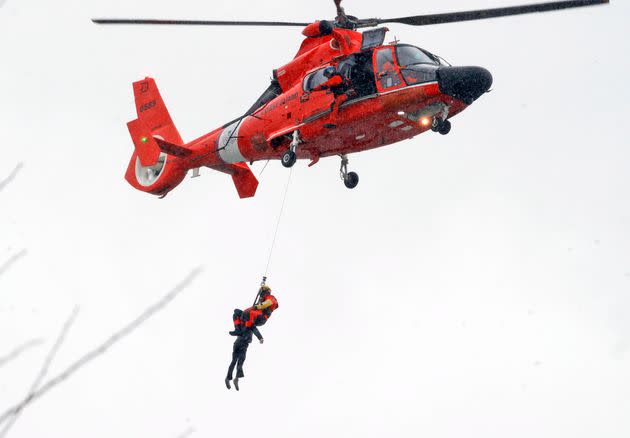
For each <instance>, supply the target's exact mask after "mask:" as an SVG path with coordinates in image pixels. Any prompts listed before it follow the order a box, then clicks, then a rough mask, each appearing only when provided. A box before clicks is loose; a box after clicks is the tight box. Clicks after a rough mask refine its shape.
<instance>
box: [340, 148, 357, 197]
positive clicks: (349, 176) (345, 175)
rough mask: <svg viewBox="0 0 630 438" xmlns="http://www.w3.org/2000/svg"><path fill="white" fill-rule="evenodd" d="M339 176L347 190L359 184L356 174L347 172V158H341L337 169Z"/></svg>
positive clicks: (343, 156)
mask: <svg viewBox="0 0 630 438" xmlns="http://www.w3.org/2000/svg"><path fill="white" fill-rule="evenodd" d="M339 174H340V175H341V179H342V180H343V183H344V185H345V186H346V187H348V188H349V189H353V188H355V187H356V186H357V184H359V175H357V173H356V172H348V156H347V155H342V156H341V168H340V169H339Z"/></svg>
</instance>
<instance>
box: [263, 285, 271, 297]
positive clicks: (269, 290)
mask: <svg viewBox="0 0 630 438" xmlns="http://www.w3.org/2000/svg"><path fill="white" fill-rule="evenodd" d="M270 293H271V288H270V287H269V286H267V285H266V284H265V285H263V286H261V287H260V296H261V297H262V296H265V295H269V294H270Z"/></svg>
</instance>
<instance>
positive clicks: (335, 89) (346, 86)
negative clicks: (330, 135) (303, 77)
mask: <svg viewBox="0 0 630 438" xmlns="http://www.w3.org/2000/svg"><path fill="white" fill-rule="evenodd" d="M324 76H326V78H328V79H327V80H326V82H324V83H323V84H321V85H318V86H317V87H315V88H313V91H323V90H330V91H331V92H332V93H333V94H334V95H335V100H334V101H333V103H332V104H331V105H330V118H329V120H328V123H326V124H325V125H324V127H325V128H328V129H334V128H336V127H337V115H338V114H339V107H341V104H342V103H344V102H345V101H346V100H348V92H349V90H350V81H349V80H348V79H346V78H345V77H344V76H343V75H342V74H341V73H339V72H338V71H337V70H336V69H335V67H332V66H330V67H326V68H325V69H324Z"/></svg>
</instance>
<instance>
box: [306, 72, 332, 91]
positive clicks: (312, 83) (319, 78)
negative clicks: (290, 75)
mask: <svg viewBox="0 0 630 438" xmlns="http://www.w3.org/2000/svg"><path fill="white" fill-rule="evenodd" d="M327 80H328V78H327V77H326V76H324V68H320V69H319V70H315V71H314V72H313V73H310V74H308V75H307V76H306V77H305V78H304V83H303V84H302V87H303V88H304V91H305V92H307V93H310V92H311V91H313V89H314V88H315V87H318V86H320V85H321V84H323V83H324V82H326V81H327Z"/></svg>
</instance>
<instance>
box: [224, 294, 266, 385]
mask: <svg viewBox="0 0 630 438" xmlns="http://www.w3.org/2000/svg"><path fill="white" fill-rule="evenodd" d="M277 308H278V300H277V299H276V297H274V296H273V295H272V294H271V288H270V287H269V286H267V285H265V284H264V283H263V285H262V286H261V287H260V289H259V291H258V295H257V299H256V302H255V304H254V306H253V307H250V308H248V309H245V310H240V309H234V314H233V316H232V319H233V322H234V330H233V331H231V332H230V335H232V336H236V337H237V338H236V340H235V341H234V348H233V350H232V362H231V363H230V366H229V368H228V374H227V377H226V378H225V386H227V388H228V389H231V386H230V380H232V373H233V371H234V366H236V378H235V379H234V386H235V388H236V390H237V391H238V390H239V387H238V379H239V378H241V377H244V375H245V374H244V373H243V363H244V362H245V357H246V355H247V348H248V347H249V344H250V343H251V342H252V334H254V335H256V337H257V338H258V340H259V341H260V343H261V344H262V343H263V337H262V335H261V334H260V332H259V331H258V326H261V325H265V323H266V322H267V320H268V319H269V318H270V317H271V314H272V313H273V312H274V310H276V309H277Z"/></svg>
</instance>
